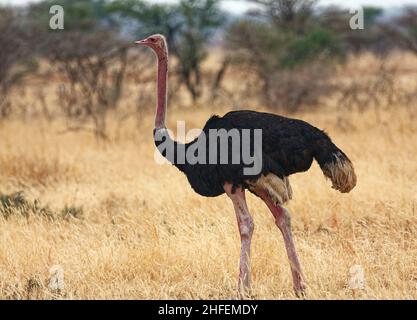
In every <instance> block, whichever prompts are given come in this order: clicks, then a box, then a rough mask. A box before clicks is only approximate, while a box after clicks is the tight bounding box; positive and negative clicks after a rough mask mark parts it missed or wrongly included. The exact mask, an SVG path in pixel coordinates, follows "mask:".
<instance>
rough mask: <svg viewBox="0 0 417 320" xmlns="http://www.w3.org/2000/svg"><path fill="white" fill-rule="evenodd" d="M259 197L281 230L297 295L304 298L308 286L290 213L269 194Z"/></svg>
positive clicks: (261, 194) (260, 193) (261, 193)
mask: <svg viewBox="0 0 417 320" xmlns="http://www.w3.org/2000/svg"><path fill="white" fill-rule="evenodd" d="M257 195H258V196H259V197H260V198H261V199H262V200H263V201H264V202H265V203H266V205H267V206H268V208H269V210H270V211H271V213H272V215H273V216H274V218H275V224H276V225H277V227H278V228H279V229H280V230H281V233H282V236H283V237H284V242H285V249H286V250H287V255H288V259H289V261H290V267H291V273H292V279H293V286H294V291H295V294H296V295H297V296H298V297H300V296H304V294H305V289H306V286H305V283H304V276H303V273H302V271H301V266H300V262H299V260H298V255H297V252H296V250H295V245H294V241H293V238H292V232H291V216H290V213H289V212H288V210H287V209H285V208H284V207H282V206H281V205H279V204H275V203H274V202H273V201H272V199H271V197H269V195H268V194H267V193H265V192H259V193H257Z"/></svg>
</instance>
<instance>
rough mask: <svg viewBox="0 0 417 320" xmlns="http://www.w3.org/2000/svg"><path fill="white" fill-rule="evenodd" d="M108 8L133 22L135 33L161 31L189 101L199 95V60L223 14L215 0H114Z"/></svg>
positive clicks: (204, 55) (200, 89)
mask: <svg viewBox="0 0 417 320" xmlns="http://www.w3.org/2000/svg"><path fill="white" fill-rule="evenodd" d="M108 9H109V11H110V12H112V13H114V14H117V15H119V16H120V17H121V18H125V19H126V18H128V19H130V20H131V21H133V22H134V23H136V28H135V35H136V36H140V37H146V36H149V35H150V34H153V33H162V34H164V35H165V36H166V38H167V41H168V46H169V49H170V52H171V54H172V55H173V56H174V57H175V58H176V60H177V63H178V66H177V72H178V74H179V79H180V83H181V84H183V85H185V87H186V88H187V90H188V92H189V93H190V95H191V98H192V99H193V101H196V100H197V99H198V98H200V97H201V94H202V87H203V85H202V82H203V81H202V75H201V64H202V62H203V61H204V59H205V58H206V56H207V47H208V44H209V41H210V38H211V36H212V35H213V33H214V32H215V30H216V29H217V28H219V27H220V26H221V25H222V24H223V23H224V18H225V16H224V14H223V13H222V12H221V10H220V9H219V1H218V0H181V1H180V2H179V4H163V5H160V4H149V3H148V2H145V1H142V0H127V1H122V0H115V1H113V2H111V3H110V5H109V6H108Z"/></svg>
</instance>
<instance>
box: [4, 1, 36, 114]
mask: <svg viewBox="0 0 417 320" xmlns="http://www.w3.org/2000/svg"><path fill="white" fill-rule="evenodd" d="M22 15H23V13H21V12H19V11H18V10H16V9H11V8H6V7H3V8H2V7H0V48H1V50H0V117H2V118H4V117H6V116H8V115H9V114H10V112H11V104H10V101H9V94H10V91H11V89H12V88H13V87H15V86H16V85H18V84H19V83H21V81H22V80H23V78H24V76H25V75H27V74H28V73H30V72H32V71H34V70H35V69H36V66H37V65H36V64H35V63H34V62H33V60H32V57H33V52H32V48H31V45H32V44H33V38H32V34H31V32H30V30H28V29H27V28H26V27H25V26H24V24H22V23H20V21H21V19H20V18H21V16H22Z"/></svg>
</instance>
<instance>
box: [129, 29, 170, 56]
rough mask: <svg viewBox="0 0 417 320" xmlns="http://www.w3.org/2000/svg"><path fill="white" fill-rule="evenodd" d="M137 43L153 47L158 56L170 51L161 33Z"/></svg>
mask: <svg viewBox="0 0 417 320" xmlns="http://www.w3.org/2000/svg"><path fill="white" fill-rule="evenodd" d="M136 43H137V44H139V45H142V46H147V47H149V48H151V49H152V50H153V51H155V53H156V55H157V56H158V57H162V56H166V55H167V53H168V52H167V51H168V50H167V44H166V40H165V37H164V36H163V35H161V34H154V35H151V36H149V37H148V38H146V39H143V40H140V41H136Z"/></svg>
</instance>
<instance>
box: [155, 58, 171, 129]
mask: <svg viewBox="0 0 417 320" xmlns="http://www.w3.org/2000/svg"><path fill="white" fill-rule="evenodd" d="M167 82H168V54H167V53H161V54H158V77H157V99H156V100H157V104H156V115H155V128H156V129H159V128H165V114H166V107H167Z"/></svg>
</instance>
